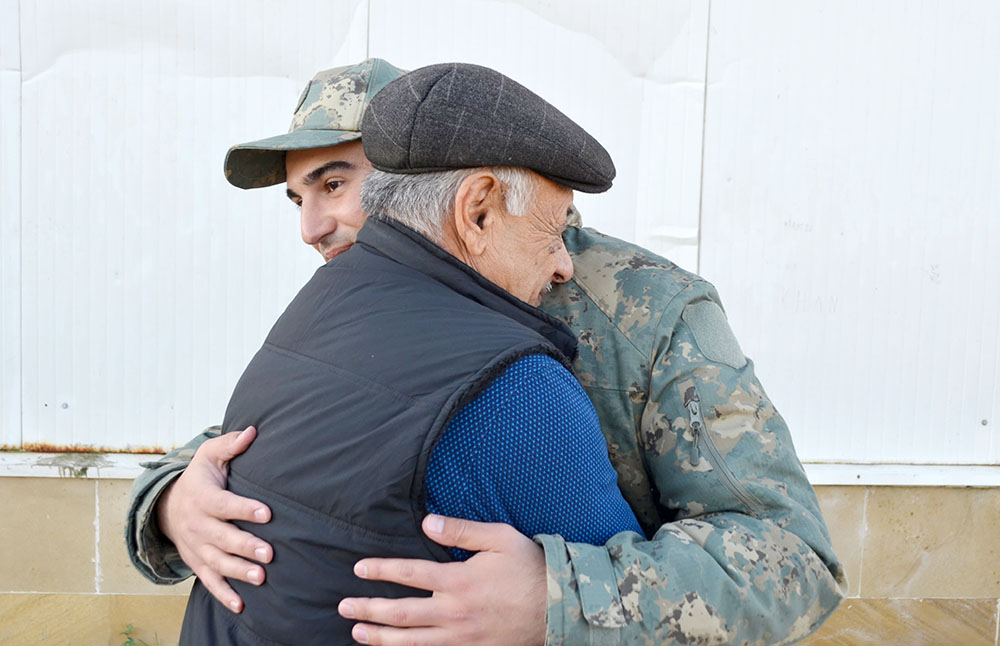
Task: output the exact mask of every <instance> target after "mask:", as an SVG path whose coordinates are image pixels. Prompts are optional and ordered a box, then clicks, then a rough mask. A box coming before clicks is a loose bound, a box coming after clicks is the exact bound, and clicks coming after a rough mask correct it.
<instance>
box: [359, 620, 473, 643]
mask: <svg viewBox="0 0 1000 646" xmlns="http://www.w3.org/2000/svg"><path fill="white" fill-rule="evenodd" d="M351 637H352V638H354V641H356V642H358V643H359V644H370V645H371V646H416V645H417V644H419V645H420V646H434V645H435V644H444V643H446V641H445V632H444V631H442V630H441V629H440V628H405V629H403V628H391V627H389V626H375V625H372V624H356V625H355V626H354V628H352V629H351ZM456 643H468V642H456Z"/></svg>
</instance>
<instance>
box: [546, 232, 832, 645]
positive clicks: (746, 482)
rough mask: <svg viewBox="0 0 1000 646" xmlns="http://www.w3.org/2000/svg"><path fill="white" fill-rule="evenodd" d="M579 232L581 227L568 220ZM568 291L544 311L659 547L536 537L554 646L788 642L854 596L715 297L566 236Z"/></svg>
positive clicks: (663, 263) (607, 248)
mask: <svg viewBox="0 0 1000 646" xmlns="http://www.w3.org/2000/svg"><path fill="white" fill-rule="evenodd" d="M574 220H576V218H574ZM565 240H566V244H567V247H568V249H569V251H570V254H571V255H572V256H573V261H574V265H575V274H574V277H573V279H572V280H571V281H570V282H569V283H567V284H565V285H561V286H559V287H557V288H556V289H553V290H552V292H550V293H549V294H548V295H547V297H546V299H545V301H544V302H543V303H542V308H543V309H545V310H546V311H547V312H549V313H550V314H553V315H554V316H556V317H558V318H560V319H562V320H563V321H565V322H566V323H567V324H568V325H569V326H570V327H571V328H572V329H573V330H574V331H575V332H576V333H577V335H578V337H579V340H580V347H579V350H580V354H579V357H578V359H577V361H576V363H575V366H574V368H575V371H576V375H577V378H578V379H579V380H580V382H581V383H582V384H583V386H584V389H585V390H586V392H587V394H588V395H589V396H590V398H591V399H592V400H593V402H594V406H595V407H596V409H597V412H598V416H599V417H600V420H601V427H602V429H603V431H604V434H605V436H606V438H607V441H608V451H609V453H610V456H611V462H612V464H613V465H614V466H615V468H616V470H617V471H618V474H619V486H620V487H621V490H622V493H623V494H624V495H625V498H626V500H628V501H629V504H630V505H631V506H632V508H633V510H634V511H635V512H636V515H637V516H638V518H639V520H640V523H641V525H642V527H643V530H644V531H645V533H646V534H647V536H650V537H651V539H649V540H647V539H646V538H645V537H642V536H639V535H637V534H635V533H631V532H625V533H622V534H618V535H617V536H615V537H613V538H612V539H611V540H610V541H609V542H608V543H607V544H606V545H604V546H593V545H585V544H574V543H566V542H565V541H563V540H562V538H561V537H559V536H536V537H535V540H536V541H537V542H538V543H540V544H541V545H542V546H543V547H544V549H545V557H546V566H547V575H548V608H547V613H546V617H547V621H548V630H547V636H546V644H549V645H552V646H557V645H569V644H649V645H652V644H685V645H708V644H744V645H750V644H754V645H756V644H789V643H793V642H795V641H798V640H800V639H802V638H804V637H806V636H807V635H809V634H811V633H812V632H814V631H815V630H816V629H817V628H818V627H819V626H820V625H821V624H822V623H823V621H824V620H825V619H826V618H827V617H828V616H829V615H830V614H831V613H832V612H833V611H834V609H835V608H836V607H837V605H838V604H839V602H840V600H841V599H842V598H843V596H844V594H845V592H846V590H847V584H846V579H845V576H844V571H843V568H842V566H841V564H840V563H839V561H838V560H837V557H836V556H835V555H834V553H833V549H832V546H831V541H830V535H829V532H828V530H827V527H826V524H825V523H824V521H823V517H822V515H821V513H820V510H819V505H818V503H817V501H816V496H815V493H814V492H813V489H812V487H811V486H810V484H809V482H808V480H807V479H806V475H805V472H804V470H803V469H802V465H801V463H800V462H799V460H798V458H797V457H796V454H795V449H794V447H793V445H792V440H791V437H790V435H789V432H788V428H787V426H786V425H785V422H784V420H783V419H782V418H781V416H780V415H779V414H778V412H777V410H775V408H774V406H773V405H772V404H771V401H770V400H769V399H768V397H767V395H766V394H765V392H764V389H763V388H762V387H761V385H760V382H758V380H757V379H756V377H755V376H754V370H753V363H752V362H751V361H750V360H749V359H747V358H746V357H745V356H744V355H743V353H742V351H741V349H740V347H739V344H738V343H737V342H736V339H735V337H734V336H733V333H732V331H731V330H730V328H729V325H728V323H727V321H726V318H725V314H724V312H723V309H722V306H721V303H720V301H719V297H718V294H717V293H716V292H715V289H714V288H713V287H712V286H711V285H710V284H709V283H707V282H705V281H704V280H702V279H700V278H699V277H697V276H695V275H693V274H690V273H688V272H686V271H684V270H682V269H680V268H678V267H677V266H676V265H674V264H673V263H671V262H670V261H668V260H666V259H663V258H660V257H658V256H655V255H653V254H651V253H650V252H647V251H645V250H643V249H641V248H639V247H637V246H635V245H632V244H629V243H626V242H623V241H621V240H617V239H614V238H611V237H608V236H605V235H602V234H600V233H598V232H596V231H594V230H592V229H583V228H576V227H570V228H568V229H567V232H566V235H565Z"/></svg>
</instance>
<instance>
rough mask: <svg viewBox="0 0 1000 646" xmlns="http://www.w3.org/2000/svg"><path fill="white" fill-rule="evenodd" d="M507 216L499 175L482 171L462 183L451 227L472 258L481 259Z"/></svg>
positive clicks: (456, 197)
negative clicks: (478, 257) (479, 257)
mask: <svg viewBox="0 0 1000 646" xmlns="http://www.w3.org/2000/svg"><path fill="white" fill-rule="evenodd" d="M504 215H506V209H505V208H504V199H503V185H502V184H501V183H500V180H499V179H498V178H497V176H496V175H494V174H493V173H491V172H489V171H479V172H476V173H473V174H472V175H469V176H468V177H466V178H465V179H463V180H462V183H461V184H459V186H458V192H456V194H455V212H454V213H453V215H452V225H453V226H454V228H455V236H456V237H457V238H458V239H459V240H460V241H461V243H462V246H463V247H464V248H465V251H466V252H467V253H468V254H469V255H470V256H473V257H475V256H480V255H482V254H483V252H485V251H486V248H487V247H488V244H489V242H488V241H489V239H490V237H491V236H492V235H494V234H495V233H496V228H497V225H498V224H499V223H500V221H501V220H502V218H503V217H504Z"/></svg>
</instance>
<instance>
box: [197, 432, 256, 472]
mask: <svg viewBox="0 0 1000 646" xmlns="http://www.w3.org/2000/svg"><path fill="white" fill-rule="evenodd" d="M256 437H257V429H255V428H254V427H253V426H248V427H246V428H245V429H244V430H242V431H240V432H238V433H236V432H233V433H224V434H223V435H220V436H219V437H214V438H212V439H210V440H206V441H205V442H203V443H202V445H201V446H199V447H198V450H197V451H196V452H195V455H196V457H201V458H204V459H208V460H211V461H212V462H214V463H216V464H217V465H219V466H220V467H221V466H222V465H224V464H225V463H226V462H229V461H230V460H232V459H233V458H235V457H236V456H237V455H240V454H241V453H243V452H244V451H246V450H247V448H248V447H249V446H250V444H251V443H252V442H253V441H254V439H256ZM199 454H200V455H199Z"/></svg>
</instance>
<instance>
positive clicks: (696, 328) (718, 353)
mask: <svg viewBox="0 0 1000 646" xmlns="http://www.w3.org/2000/svg"><path fill="white" fill-rule="evenodd" d="M681 318H682V319H683V320H684V322H685V323H687V324H688V327H690V328H691V333H692V334H693V335H694V339H695V341H696V342H697V343H698V349H699V350H701V353H702V354H703V355H705V357H706V358H707V359H710V360H711V361H716V362H718V363H724V364H726V365H727V366H730V367H732V368H736V369H739V368H742V367H743V366H745V365H746V363H747V358H746V357H745V356H743V351H742V350H741V349H740V344H739V342H738V341H737V340H736V336H735V335H734V334H733V331H732V329H730V327H729V321H727V320H726V314H725V313H724V312H723V311H722V308H721V307H719V305H718V303H715V302H712V301H698V302H697V303H690V304H689V305H687V306H686V307H685V308H684V312H683V313H682V314H681Z"/></svg>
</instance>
